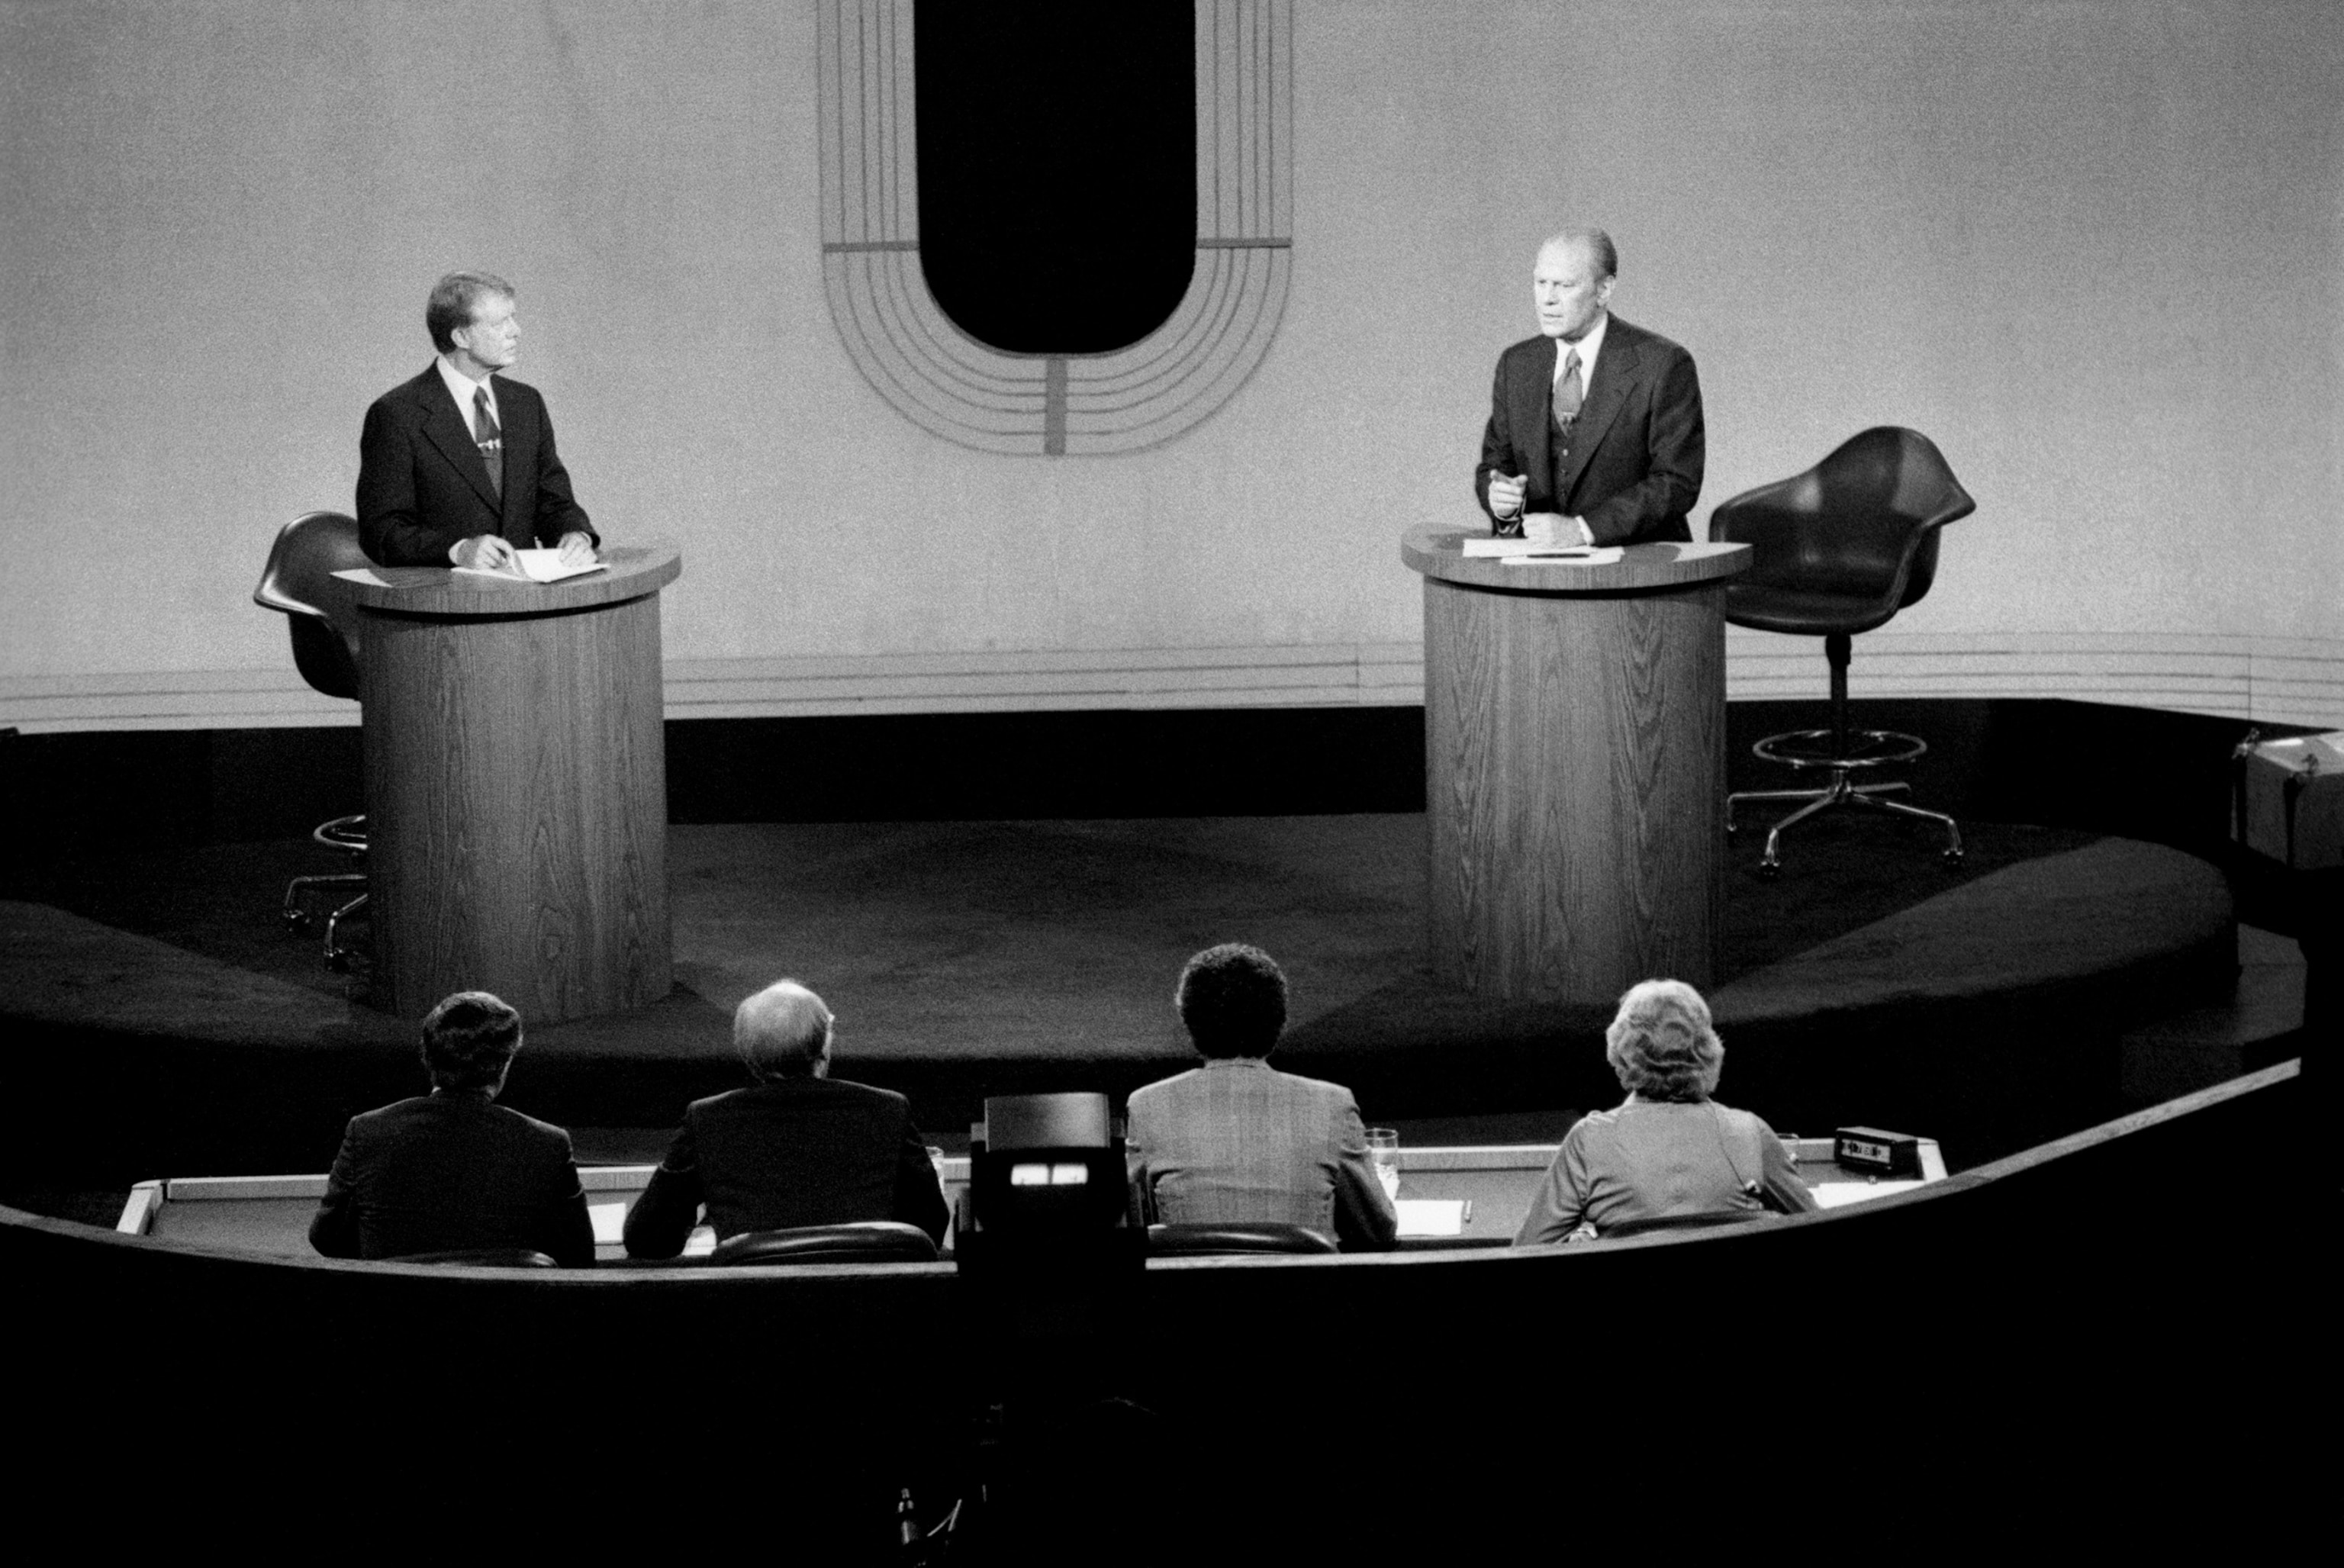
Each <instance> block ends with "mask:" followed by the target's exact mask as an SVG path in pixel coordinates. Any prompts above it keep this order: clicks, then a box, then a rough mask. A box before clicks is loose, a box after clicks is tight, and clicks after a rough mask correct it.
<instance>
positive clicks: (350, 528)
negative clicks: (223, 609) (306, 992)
mask: <svg viewBox="0 0 2344 1568" xmlns="http://www.w3.org/2000/svg"><path fill="white" fill-rule="evenodd" d="M370 564H372V563H371V562H369V561H368V560H367V557H366V551H363V550H361V549H359V525H358V521H357V520H356V519H355V518H351V517H348V516H345V515H344V514H343V513H341V512H338V511H305V512H303V513H302V514H301V515H300V516H299V517H297V518H295V519H294V520H293V521H290V522H288V523H287V524H286V525H285V526H284V527H283V528H282V529H279V530H278V534H277V542H276V543H275V544H274V545H272V546H270V548H269V551H268V565H266V566H264V567H262V568H261V570H260V586H259V587H258V588H256V589H254V590H253V591H252V599H253V602H254V603H256V604H258V605H259V606H260V607H261V608H263V609H264V610H274V611H276V612H278V613H279V614H281V615H283V616H284V617H285V618H286V621H287V623H288V626H289V627H290V629H291V632H292V637H293V667H294V668H295V669H297V670H298V671H300V672H301V678H302V679H303V680H305V681H307V682H308V683H309V684H310V685H311V686H313V687H315V688H317V690H318V691H319V692H322V693H325V694H326V695H327V696H328V697H344V698H348V699H349V700H350V701H352V702H355V701H357V700H358V694H359V635H358V612H357V610H356V608H355V606H353V605H352V603H351V602H350V596H349V590H348V589H347V588H346V587H345V586H344V585H343V584H342V583H341V582H339V581H338V580H337V579H336V578H335V576H334V573H335V572H345V571H349V570H352V569H354V568H357V567H362V566H368V565H370ZM309 836H310V837H312V838H314V839H316V840H317V841H318V843H319V844H322V845H325V846H326V847H327V848H328V849H334V850H339V851H340V852H341V853H343V854H345V855H364V854H365V853H366V847H367V837H366V818H365V817H364V816H338V817H335V818H334V819H333V820H332V821H330V822H327V823H322V824H319V825H318V828H317V829H316V830H315V831H314V832H312V833H311V834H310V835H309ZM321 889H323V890H338V893H349V892H355V893H357V895H358V896H357V897H355V898H351V899H349V900H348V901H347V902H343V903H340V904H338V905H337V906H336V907H335V908H334V909H333V910H332V911H331V912H330V913H329V914H328V916H326V947H325V958H326V966H327V967H328V968H332V969H341V968H347V967H348V966H349V957H350V953H349V948H347V947H345V946H342V945H341V942H340V939H339V931H340V926H341V923H342V922H343V921H345V920H347V919H349V917H350V916H353V915H355V914H357V913H358V912H359V910H360V909H362V908H364V907H365V906H366V901H367V895H366V875H365V874H364V873H363V872H355V871H346V872H336V873H334V874H332V875H322V876H297V877H295V878H293V880H292V881H291V882H289V883H288V884H286V886H285V904H284V911H283V913H284V919H285V923H286V924H287V925H288V926H293V927H296V928H297V929H298V928H305V927H307V926H308V925H309V924H310V916H309V911H308V908H307V907H306V906H305V905H303V903H302V898H303V897H304V896H305V895H308V894H309V893H311V892H314V891H318V890H321Z"/></svg>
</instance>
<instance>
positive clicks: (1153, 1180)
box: [1126, 942, 1399, 1249]
mask: <svg viewBox="0 0 2344 1568" xmlns="http://www.w3.org/2000/svg"><path fill="white" fill-rule="evenodd" d="M1173 1001H1174V1004H1175V1005H1176V1006H1177V1007H1178V1009H1179V1012H1180V1021H1181V1023H1182V1024H1184V1025H1185V1026H1187V1030H1188V1037H1189V1039H1190V1040H1191V1041H1193V1042H1194V1043H1195V1045H1196V1047H1197V1052H1198V1054H1200V1055H1201V1056H1203V1057H1204V1058H1205V1062H1204V1065H1203V1066H1202V1067H1197V1068H1195V1069H1194V1070H1192V1071H1189V1072H1185V1073H1182V1074H1180V1075H1179V1076H1178V1077H1170V1078H1166V1079H1164V1080H1163V1081H1162V1082H1160V1083H1153V1084H1149V1085H1148V1086H1147V1087H1145V1088H1140V1089H1135V1090H1133V1091H1132V1096H1131V1104H1130V1122H1129V1126H1130V1130H1129V1136H1128V1138H1127V1140H1126V1148H1127V1155H1128V1159H1129V1164H1130V1168H1131V1179H1132V1185H1133V1187H1134V1188H1135V1189H1136V1190H1137V1195H1138V1198H1139V1201H1140V1207H1141V1212H1142V1213H1143V1214H1144V1215H1145V1216H1146V1217H1147V1219H1149V1220H1150V1221H1161V1222H1164V1223H1166V1224H1193V1223H1227V1222H1228V1221H1232V1220H1276V1221H1283V1222H1285V1223H1287V1224H1291V1225H1300V1226H1303V1227H1306V1228H1308V1229H1312V1230H1316V1231H1318V1232H1319V1233H1320V1234H1322V1235H1326V1236H1331V1237H1333V1238H1334V1239H1336V1241H1337V1242H1338V1243H1339V1244H1340V1245H1341V1246H1343V1247H1345V1248H1347V1249H1361V1248H1368V1249H1375V1248H1387V1247H1389V1246H1390V1245H1391V1244H1392V1239H1393V1237H1394V1235H1395V1234H1396V1233H1397V1231H1398V1229H1399V1218H1398V1216H1397V1214H1396V1213H1395V1212H1394V1210H1393V1208H1392V1202H1391V1199H1389V1198H1388V1197H1386V1196H1385V1195H1384V1189H1383V1184H1382V1183H1381V1182H1379V1181H1378V1180H1377V1179H1376V1172H1375V1167H1374V1165H1373V1164H1372V1162H1371V1161H1370V1160H1369V1157H1368V1138H1367V1128H1366V1127H1365V1126H1364V1125H1362V1124H1361V1122H1360V1120H1359V1103H1358V1102H1357V1101H1356V1100H1354V1099H1353V1098H1351V1091H1350V1090H1349V1089H1347V1088H1344V1087H1341V1086H1340V1085H1338V1084H1330V1083H1321V1082H1320V1081H1319V1080H1318V1079H1317V1078H1306V1077H1296V1076H1294V1075H1293V1074H1291V1073H1282V1072H1279V1071H1278V1069H1276V1068H1275V1067H1271V1066H1270V1065H1269V1064H1268V1062H1267V1061H1265V1060H1263V1058H1264V1057H1267V1056H1268V1055H1269V1052H1270V1048H1271V1047H1273V1046H1275V1045H1277V1044H1278V1036H1279V1035H1280V1034H1281V1033H1283V1032H1284V1031H1285V1028H1286V976H1285V975H1284V974H1283V973H1282V972H1281V971H1280V970H1279V969H1278V965H1277V964H1276V963H1275V962H1273V961H1272V960H1271V958H1270V956H1269V955H1268V954H1267V953H1265V952H1263V951H1262V950H1261V949H1260V948H1258V947H1249V946H1246V945H1245V944H1243V943H1239V942H1228V943H1224V944H1222V945H1221V946H1217V947H1208V948H1207V949H1206V950H1205V951H1204V952H1202V953H1199V954H1197V956H1195V957H1193V958H1191V959H1189V960H1188V964H1187V967H1186V968H1185V969H1183V970H1182V971H1181V972H1180V984H1179V986H1178V988H1177V991H1176V992H1175V993H1174V996H1173Z"/></svg>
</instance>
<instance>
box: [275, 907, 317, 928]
mask: <svg viewBox="0 0 2344 1568" xmlns="http://www.w3.org/2000/svg"><path fill="white" fill-rule="evenodd" d="M278 919H280V920H282V921H283V922H285V929H287V930H288V931H307V930H308V929H309V927H310V926H312V925H314V924H316V922H315V921H313V920H312V919H311V918H310V916H309V912H308V910H306V909H287V910H282V911H279V912H278Z"/></svg>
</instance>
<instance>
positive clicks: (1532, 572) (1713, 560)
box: [1399, 526, 1751, 593]
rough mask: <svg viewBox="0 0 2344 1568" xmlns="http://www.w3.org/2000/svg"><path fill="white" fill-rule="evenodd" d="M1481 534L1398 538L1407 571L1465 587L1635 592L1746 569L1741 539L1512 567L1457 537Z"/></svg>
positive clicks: (1425, 533)
mask: <svg viewBox="0 0 2344 1568" xmlns="http://www.w3.org/2000/svg"><path fill="white" fill-rule="evenodd" d="M1481 537H1486V535H1485V534H1484V533H1483V531H1480V530H1477V529H1463V528H1436V527H1429V526H1428V527H1423V528H1412V529H1409V531H1408V533H1407V535H1406V536H1405V537H1404V538H1402V540H1401V541H1400V547H1399V553H1400V559H1401V560H1402V561H1406V562H1407V563H1408V565H1409V570H1411V571H1414V572H1421V573H1423V574H1424V575H1425V576H1426V577H1429V578H1438V579H1440V581H1441V582H1455V583H1459V584H1461V585H1463V586H1465V587H1469V588H1510V589H1514V590H1517V591H1519V592H1531V593H1622V592H1626V593H1637V592H1652V591H1655V590H1659V589H1664V588H1682V587H1685V586H1688V585H1690V584H1692V583H1698V582H1719V581H1722V580H1723V579H1725V578H1728V577H1734V576H1738V575H1740V574H1741V573H1742V572H1746V571H1748V570H1749V569H1750V560H1751V549H1750V546H1748V545H1746V544H1632V545H1629V546H1627V547H1626V548H1625V549H1624V550H1622V551H1621V555H1620V559H1619V560H1618V561H1611V562H1609V563H1607V564H1604V565H1601V566H1596V565H1581V564H1578V563H1576V562H1572V561H1551V562H1546V563H1543V564H1541V565H1537V566H1513V565H1509V564H1508V563H1507V562H1506V561H1502V560H1499V559H1497V558H1495V557H1491V556H1475V557H1471V558H1468V557H1467V556H1466V555H1465V554H1464V553H1463V551H1462V549H1461V545H1462V541H1465V540H1466V539H1469V538H1481Z"/></svg>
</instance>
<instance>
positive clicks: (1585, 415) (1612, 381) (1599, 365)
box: [1554, 316, 1642, 510]
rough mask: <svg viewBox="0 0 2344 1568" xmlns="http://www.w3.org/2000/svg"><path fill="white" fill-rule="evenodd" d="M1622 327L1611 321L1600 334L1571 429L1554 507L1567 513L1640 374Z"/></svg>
mask: <svg viewBox="0 0 2344 1568" xmlns="http://www.w3.org/2000/svg"><path fill="white" fill-rule="evenodd" d="M1625 325H1626V323H1624V322H1622V320H1620V319H1619V318H1618V317H1616V316H1615V317H1613V318H1612V320H1611V327H1610V329H1607V330H1606V331H1605V333H1604V337H1605V339H1607V341H1606V342H1605V343H1604V345H1603V352H1602V353H1601V354H1599V355H1597V356H1596V357H1595V378H1594V379H1593V380H1592V381H1591V382H1590V383H1589V385H1588V388H1587V400H1586V401H1585V402H1583V403H1581V405H1580V406H1579V418H1578V420H1576V421H1575V422H1574V424H1573V425H1572V427H1571V462H1570V466H1569V467H1568V468H1566V469H1565V470H1563V472H1562V475H1561V491H1562V493H1561V494H1560V495H1558V496H1556V497H1555V498H1554V499H1555V504H1556V505H1557V506H1558V507H1563V508H1565V509H1566V510H1568V506H1569V498H1570V495H1571V491H1572V490H1574V489H1576V488H1577V486H1578V484H1579V476H1580V475H1581V474H1582V473H1585V472H1586V471H1587V460H1588V459H1589V458H1591V457H1593V456H1594V455H1595V449H1596V448H1597V447H1598V446H1600V445H1601V444H1602V441H1603V432H1604V431H1606V430H1610V429H1611V421H1612V420H1613V419H1614V418H1615V417H1617V416H1618V414H1619V412H1620V410H1621V409H1622V408H1623V407H1624V406H1626V404H1627V401H1628V389H1629V388H1630V387H1632V386H1633V385H1634V384H1635V381H1636V378H1637V376H1638V375H1639V374H1641V373H1642V367H1641V365H1640V364H1639V361H1640V360H1641V359H1642V355H1641V354H1639V353H1638V352H1637V350H1636V344H1635V340H1634V339H1633V338H1632V337H1631V336H1630V335H1629V334H1628V333H1626V332H1622V331H1621V330H1620V329H1621V328H1622V326H1625Z"/></svg>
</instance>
